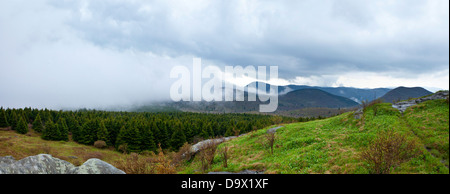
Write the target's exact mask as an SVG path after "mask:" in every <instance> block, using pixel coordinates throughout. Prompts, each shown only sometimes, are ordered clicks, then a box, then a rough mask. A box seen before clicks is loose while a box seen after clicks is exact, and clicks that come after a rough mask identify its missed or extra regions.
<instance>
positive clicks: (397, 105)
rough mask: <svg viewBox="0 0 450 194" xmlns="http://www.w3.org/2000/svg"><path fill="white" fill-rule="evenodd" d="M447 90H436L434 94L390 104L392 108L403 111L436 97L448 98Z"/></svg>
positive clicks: (436, 98)
mask: <svg viewBox="0 0 450 194" xmlns="http://www.w3.org/2000/svg"><path fill="white" fill-rule="evenodd" d="M448 94H449V93H448V91H440V92H436V93H435V94H433V95H431V96H427V97H423V98H417V99H413V100H408V101H401V102H397V103H394V104H392V107H393V108H396V109H398V110H399V111H400V112H401V113H403V112H405V111H406V109H407V108H408V107H411V106H414V105H416V104H420V103H422V102H425V101H428V100H438V99H446V98H448Z"/></svg>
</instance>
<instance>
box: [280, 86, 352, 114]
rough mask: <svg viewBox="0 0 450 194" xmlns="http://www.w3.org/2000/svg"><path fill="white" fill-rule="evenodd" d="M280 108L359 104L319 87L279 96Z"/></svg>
mask: <svg viewBox="0 0 450 194" xmlns="http://www.w3.org/2000/svg"><path fill="white" fill-rule="evenodd" d="M278 101H279V103H278V109H279V110H295V109H301V108H310V107H317V108H347V107H354V106H358V105H359V104H358V103H356V102H355V101H353V100H350V99H348V98H345V97H342V96H337V95H334V94H330V93H328V92H325V91H322V90H319V89H300V90H295V91H292V92H289V93H287V94H285V95H282V96H279V100H278Z"/></svg>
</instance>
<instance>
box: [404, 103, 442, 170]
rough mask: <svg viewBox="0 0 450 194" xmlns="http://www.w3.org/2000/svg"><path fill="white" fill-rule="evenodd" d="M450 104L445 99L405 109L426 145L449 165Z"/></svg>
mask: <svg viewBox="0 0 450 194" xmlns="http://www.w3.org/2000/svg"><path fill="white" fill-rule="evenodd" d="M448 110H449V105H448V104H447V103H446V102H445V100H433V101H427V102H424V103H421V104H419V105H416V106H414V107H411V108H410V109H408V110H406V111H405V120H406V123H407V125H408V126H409V127H410V128H411V130H412V131H413V132H414V134H415V135H416V136H417V137H419V138H420V140H421V141H422V143H423V144H424V146H425V147H426V148H427V149H428V150H429V151H430V152H431V153H432V154H433V155H434V156H435V157H437V158H439V159H440V160H442V161H443V163H444V164H445V165H446V166H448V164H449V133H448V132H449V117H448V116H449V111H448Z"/></svg>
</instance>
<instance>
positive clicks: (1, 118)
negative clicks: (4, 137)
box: [0, 107, 9, 127]
mask: <svg viewBox="0 0 450 194" xmlns="http://www.w3.org/2000/svg"><path fill="white" fill-rule="evenodd" d="M8 126H9V124H8V119H7V118H6V111H5V109H3V107H1V108H0V127H8Z"/></svg>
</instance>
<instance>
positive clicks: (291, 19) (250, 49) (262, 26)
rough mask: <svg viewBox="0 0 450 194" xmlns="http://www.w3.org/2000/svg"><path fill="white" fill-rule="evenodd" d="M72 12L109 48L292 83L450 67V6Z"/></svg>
mask: <svg viewBox="0 0 450 194" xmlns="http://www.w3.org/2000/svg"><path fill="white" fill-rule="evenodd" d="M72 3H73V4H74V5H72V6H69V8H71V10H72V12H73V13H77V14H78V16H79V17H74V18H72V19H71V20H69V21H67V22H68V23H69V25H70V26H71V27H72V28H74V29H75V30H77V31H79V32H80V33H81V34H82V36H83V37H84V38H85V39H87V40H89V41H91V42H93V43H95V44H98V45H100V46H105V47H115V48H118V49H127V48H135V49H139V50H142V51H152V52H156V53H159V54H168V55H171V56H177V55H183V54H193V55H196V56H200V57H203V58H208V59H210V60H216V61H220V62H222V63H224V64H236V65H279V66H280V67H282V68H280V71H281V73H282V74H281V75H282V76H285V77H295V76H299V75H311V74H314V75H320V74H324V73H325V74H328V73H338V72H336V70H338V71H343V72H346V71H350V70H351V71H370V72H390V71H404V72H405V75H404V76H408V74H411V73H424V72H431V71H436V70H439V69H442V68H445V66H447V65H448V51H449V49H448V43H447V44H445V42H448V17H444V16H448V8H443V7H446V6H445V5H446V4H448V2H446V1H394V2H392V1H350V0H345V1H341V0H340V1H321V2H317V1H295V2H293V1H277V2H270V1H189V2H179V1H89V3H80V2H78V1H76V2H72ZM80 10H81V11H80ZM83 10H84V13H83ZM424 66H427V68H424ZM297 69H303V70H304V71H302V72H298V71H294V70H297Z"/></svg>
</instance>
